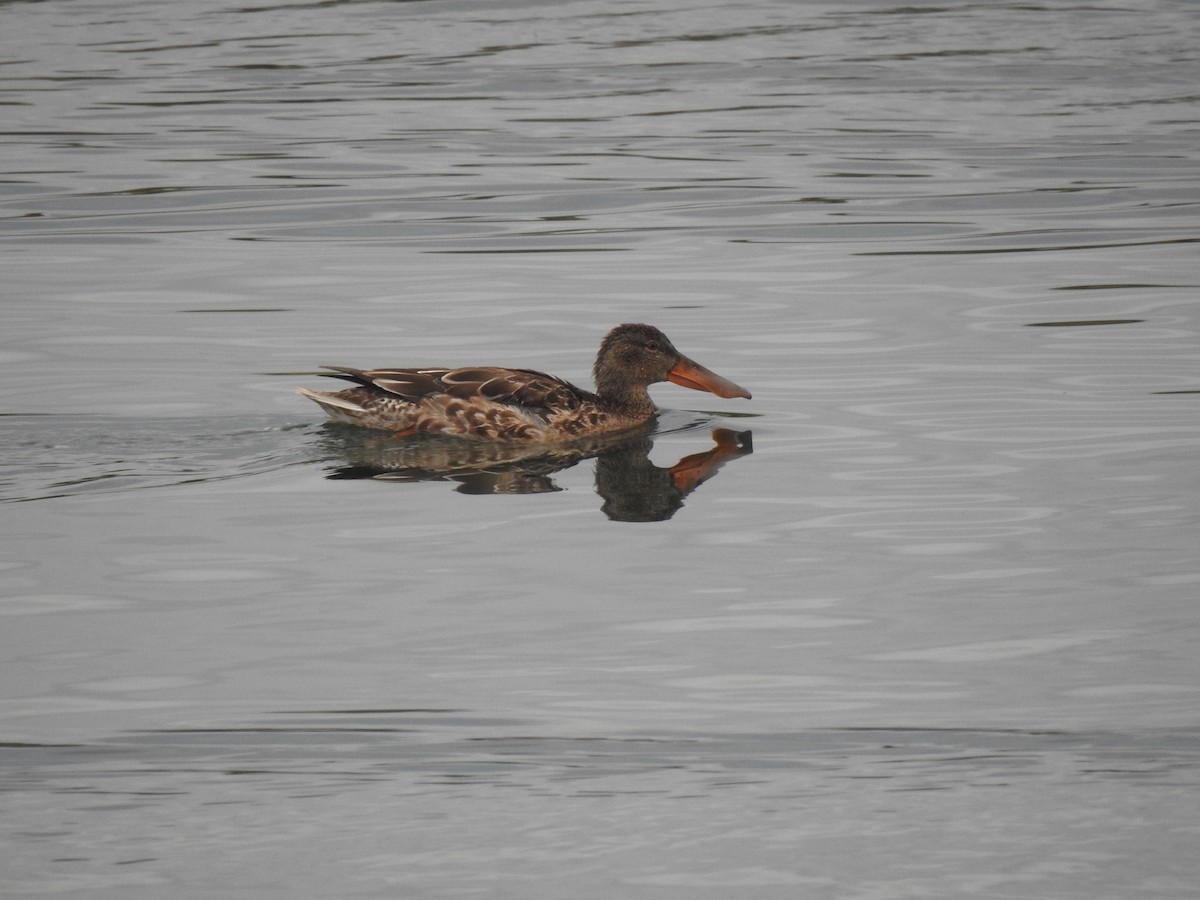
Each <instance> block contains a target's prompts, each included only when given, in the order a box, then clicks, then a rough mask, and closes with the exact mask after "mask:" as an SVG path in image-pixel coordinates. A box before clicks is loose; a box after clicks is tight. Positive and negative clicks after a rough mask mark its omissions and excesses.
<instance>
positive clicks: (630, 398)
mask: <svg viewBox="0 0 1200 900" xmlns="http://www.w3.org/2000/svg"><path fill="white" fill-rule="evenodd" d="M595 378H596V396H597V397H599V398H600V401H601V402H602V403H603V404H604V405H605V406H610V407H613V408H614V409H619V410H621V412H623V413H626V414H629V415H644V416H649V415H651V414H653V413H654V408H655V407H654V401H653V400H651V399H650V392H649V391H648V390H646V385H644V384H630V383H629V382H628V381H627V380H626V379H623V378H620V377H613V376H612V375H611V374H610V373H607V372H596V373H595Z"/></svg>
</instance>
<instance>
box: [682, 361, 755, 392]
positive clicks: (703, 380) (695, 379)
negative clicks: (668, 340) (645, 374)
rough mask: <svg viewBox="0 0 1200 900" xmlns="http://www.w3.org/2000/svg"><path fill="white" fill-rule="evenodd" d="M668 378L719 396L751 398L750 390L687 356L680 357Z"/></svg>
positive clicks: (695, 389) (694, 389)
mask: <svg viewBox="0 0 1200 900" xmlns="http://www.w3.org/2000/svg"><path fill="white" fill-rule="evenodd" d="M667 380H668V381H670V382H672V383H673V384H678V385H681V386H683V387H685V388H691V389H692V390H693V391H709V392H710V393H713V394H716V395H717V396H718V397H745V398H746V399H747V400H749V399H750V392H749V391H748V390H746V389H745V388H743V387H738V386H737V385H736V384H734V383H733V382H732V381H730V380H729V379H728V378H722V377H721V376H720V375H718V374H717V373H716V372H710V371H709V370H708V369H706V368H704V366H702V365H700V363H698V362H693V361H692V360H690V359H688V358H687V357H686V356H681V357H679V362H677V363H675V368H673V369H672V370H671V371H670V372H668V373H667Z"/></svg>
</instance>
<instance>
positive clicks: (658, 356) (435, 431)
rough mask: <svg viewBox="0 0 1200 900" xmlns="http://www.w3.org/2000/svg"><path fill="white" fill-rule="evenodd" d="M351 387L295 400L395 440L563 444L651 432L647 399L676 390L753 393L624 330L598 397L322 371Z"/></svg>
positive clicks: (533, 386) (472, 372)
mask: <svg viewBox="0 0 1200 900" xmlns="http://www.w3.org/2000/svg"><path fill="white" fill-rule="evenodd" d="M321 368H323V369H328V370H329V371H328V372H321V373H320V374H322V375H326V376H328V377H331V378H340V379H343V380H345V381H349V382H352V383H353V384H354V387H351V388H346V389H344V390H340V391H313V390H309V389H308V388H298V389H297V393H299V394H301V395H302V396H304V397H307V398H309V399H310V400H313V401H314V402H316V403H317V404H318V405H319V406H320V407H321V408H322V409H323V410H325V412H326V414H327V415H328V416H329V418H330V419H331V420H332V421H334V422H340V423H345V424H350V425H358V426H362V427H366V428H371V429H375V430H378V431H389V432H392V433H393V434H394V435H397V436H409V435H423V434H428V435H440V436H443V437H453V438H463V439H466V440H475V441H498V442H532V443H559V442H563V441H574V440H579V439H585V438H591V437H595V436H598V435H606V434H612V433H615V432H621V431H627V430H630V429H634V428H639V427H644V426H646V425H647V424H648V423H649V422H651V421H652V420H653V419H654V417H655V415H656V414H657V412H658V410H657V408H656V407H655V405H654V401H653V400H651V399H650V393H649V391H648V390H647V389H648V388H649V386H650V385H652V384H657V383H659V382H663V381H670V382H672V383H673V384H677V385H680V386H682V387H686V388H691V389H692V390H696V391H708V392H710V393H713V394H716V395H717V396H718V397H723V398H733V397H742V398H745V399H747V400H748V399H750V392H749V391H747V390H746V389H745V388H743V387H740V386H738V385H737V384H734V383H733V382H732V381H730V380H729V379H727V378H724V377H722V376H720V375H718V374H716V373H715V372H713V371H711V370H709V369H706V368H705V367H704V366H702V365H700V364H699V363H698V362H696V361H695V360H692V359H690V358H688V357H687V356H684V355H683V354H682V353H680V352H679V351H678V350H676V349H675V346H674V345H673V344H672V343H671V341H670V340H669V339H668V338H667V336H666V335H665V334H663V333H662V332H661V331H660V330H659V329H657V328H655V327H654V326H653V325H643V324H625V325H618V326H617V327H616V328H614V329H612V330H611V331H610V332H609V333H608V334H607V335H606V336H605V338H604V340H603V341H601V342H600V350H599V352H598V353H597V354H596V362H595V365H594V366H593V367H592V376H593V378H594V380H595V384H596V389H595V391H587V390H584V389H583V388H579V387H576V386H575V385H573V384H571V383H570V382H569V381H564V380H563V379H561V378H556V377H555V376H553V375H547V374H546V373H544V372H538V371H534V370H533V369H508V368H501V367H497V366H468V367H463V368H457V369H443V368H414V369H354V368H350V367H348V366H322V367H321Z"/></svg>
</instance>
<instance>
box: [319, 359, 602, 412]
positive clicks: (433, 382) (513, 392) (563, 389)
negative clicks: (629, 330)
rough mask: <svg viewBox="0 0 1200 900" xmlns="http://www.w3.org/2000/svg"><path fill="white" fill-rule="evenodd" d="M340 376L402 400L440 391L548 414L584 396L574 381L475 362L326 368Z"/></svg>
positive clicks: (446, 394) (443, 393) (465, 399)
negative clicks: (465, 365)
mask: <svg viewBox="0 0 1200 900" xmlns="http://www.w3.org/2000/svg"><path fill="white" fill-rule="evenodd" d="M324 368H326V369H330V370H332V371H334V372H336V373H338V374H336V375H335V376H333V377H335V378H345V379H346V380H348V381H354V382H357V383H358V384H361V385H365V386H368V387H375V388H378V389H379V390H381V391H385V392H387V393H389V394H395V395H396V396H398V397H403V398H404V399H406V400H412V401H417V400H421V399H424V398H426V397H432V396H437V395H443V396H447V397H453V398H456V399H459V400H463V401H472V400H480V399H483V400H489V401H491V402H493V403H504V404H508V405H511V406H521V407H524V408H526V409H532V410H539V411H541V410H544V411H547V412H553V411H561V410H568V409H575V408H577V407H578V406H579V405H580V404H581V403H583V402H584V400H585V399H586V398H587V397H588V396H589V395H588V394H587V393H586V392H585V391H581V390H580V389H579V388H577V387H575V386H574V385H573V384H571V383H569V382H567V381H563V380H562V379H561V378H555V377H554V376H553V375H547V374H546V373H545V372H535V371H534V370H532V369H504V368H499V367H496V366H474V367H468V368H461V369H368V370H363V369H351V368H346V367H344V366H325V367H324Z"/></svg>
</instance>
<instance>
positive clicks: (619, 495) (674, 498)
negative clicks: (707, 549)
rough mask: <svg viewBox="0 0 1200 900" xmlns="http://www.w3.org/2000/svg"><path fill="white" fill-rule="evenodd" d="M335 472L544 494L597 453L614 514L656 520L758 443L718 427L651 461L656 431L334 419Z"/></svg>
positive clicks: (476, 490) (599, 479) (601, 487)
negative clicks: (563, 435) (564, 433)
mask: <svg viewBox="0 0 1200 900" xmlns="http://www.w3.org/2000/svg"><path fill="white" fill-rule="evenodd" d="M327 439H328V442H329V446H328V450H329V451H330V458H332V459H336V460H338V461H339V463H340V462H342V461H344V462H345V464H344V465H338V466H337V467H336V468H334V469H333V470H332V471H331V472H330V473H329V476H328V477H329V478H334V479H346V478H370V479H373V480H375V481H389V482H414V481H450V482H456V483H457V484H458V487H457V490H458V491H459V492H460V493H464V494H537V493H546V492H549V491H558V490H561V488H559V487H558V486H557V485H556V484H555V483H554V479H553V477H552V476H554V474H555V473H557V472H560V471H562V470H563V469H567V468H570V467H571V466H574V465H576V464H577V463H579V462H582V461H583V460H586V459H593V458H595V460H596V493H598V494H599V495H600V496H601V497H602V498H603V499H604V504H603V506H602V507H601V508H602V509H603V511H604V513H605V514H606V515H607V516H608V517H609V518H610V519H614V520H616V521H621V522H657V521H663V520H665V519H669V518H671V516H673V515H674V514H675V511H676V510H678V509H679V508H680V507H681V506H682V505H683V498H684V497H686V496H687V495H688V494H690V493H691V492H692V491H694V490H695V489H696V488H698V487H699V486H700V485H701V484H703V483H704V482H705V481H707V480H708V479H710V478H712V477H713V476H714V475H715V474H716V473H717V470H718V469H720V468H721V466H723V465H724V464H725V463H726V462H728V461H729V460H731V459H736V458H737V457H739V456H746V455H748V454H749V453H751V452H752V451H753V447H752V444H751V437H750V432H749V431H731V430H729V429H727V428H717V429H714V430H713V432H712V439H713V446H712V447H711V448H709V449H708V450H705V451H703V452H700V453H693V454H691V455H689V456H685V457H684V458H683V459H681V460H679V462H677V463H675V465H673V466H670V467H669V468H663V467H661V466H656V465H655V464H654V463H653V462H651V461H650V450H651V448H652V447H653V446H654V441H653V435H652V434H651V432H650V431H649V430H648V429H647V430H642V431H639V432H637V433H635V434H632V435H631V434H629V433H625V434H622V435H619V436H616V437H608V438H606V439H596V440H593V441H583V442H574V443H572V444H570V445H562V446H545V445H543V446H540V447H528V446H518V445H511V444H494V443H486V442H471V441H460V440H451V439H440V438H411V437H405V438H396V437H392V436H390V435H380V434H378V433H371V432H364V431H362V430H361V429H357V428H354V429H349V428H338V427H336V426H331V427H330V428H329V430H328V432H327Z"/></svg>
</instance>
